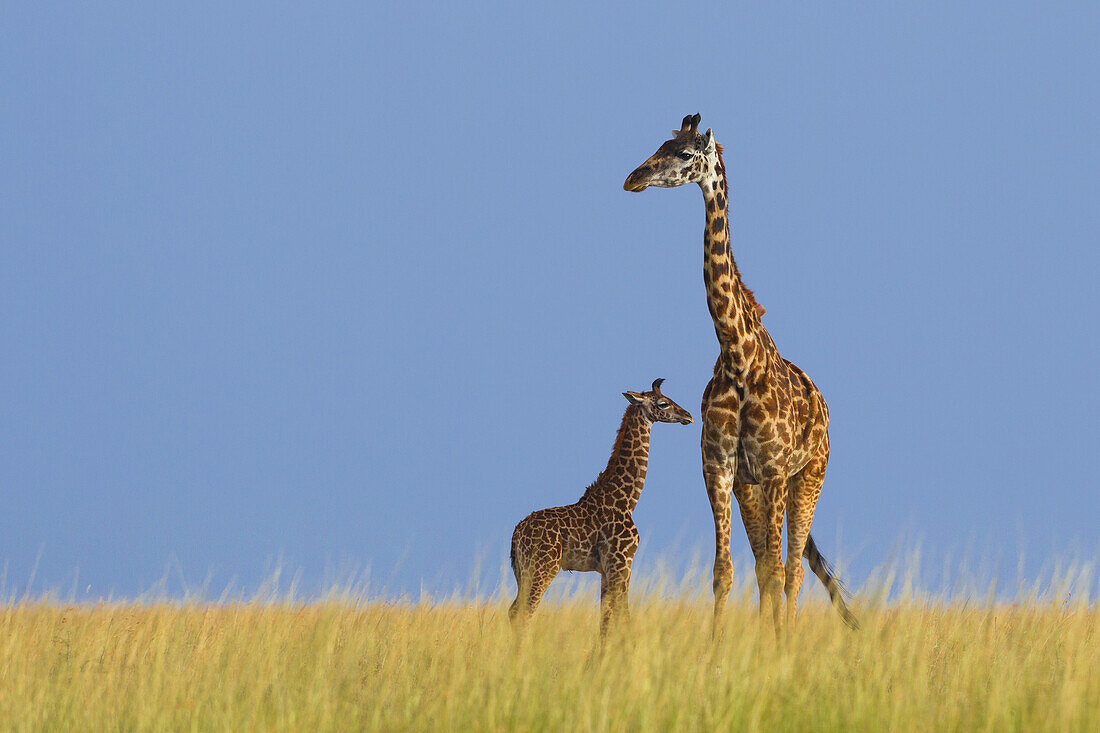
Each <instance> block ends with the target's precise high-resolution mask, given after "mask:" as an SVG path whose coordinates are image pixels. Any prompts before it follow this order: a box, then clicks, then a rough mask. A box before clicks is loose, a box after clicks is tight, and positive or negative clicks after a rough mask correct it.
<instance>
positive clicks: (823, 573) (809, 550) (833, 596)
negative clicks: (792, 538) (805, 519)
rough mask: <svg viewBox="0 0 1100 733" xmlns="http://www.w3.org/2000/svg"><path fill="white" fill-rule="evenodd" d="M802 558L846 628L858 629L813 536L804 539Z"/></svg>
mask: <svg viewBox="0 0 1100 733" xmlns="http://www.w3.org/2000/svg"><path fill="white" fill-rule="evenodd" d="M802 556H803V557H804V558H806V559H807V560H808V561H809V563H810V570H813V571H814V575H816V576H817V577H818V578H819V579H820V580H821V582H822V583H823V584H824V585H825V590H826V591H828V593H829V600H831V601H832V602H833V605H834V606H836V610H837V611H839V612H840V617H841V618H842V619H844V623H846V624H847V625H848V628H851V629H858V628H859V621H858V620H857V619H856V617H855V615H853V614H852V612H851V611H850V610H849V609H848V604H847V603H846V602H845V601H844V596H845V595H846V593H845V590H844V586H843V585H842V584H841V582H840V581H839V580H838V579H837V577H836V574H835V572H834V571H833V566H832V565H830V564H829V561H828V560H826V559H825V558H824V557H822V555H821V551H820V550H818V549H817V543H816V542H814V538H813V535H810V536H808V537H807V538H806V549H804V550H803V551H802Z"/></svg>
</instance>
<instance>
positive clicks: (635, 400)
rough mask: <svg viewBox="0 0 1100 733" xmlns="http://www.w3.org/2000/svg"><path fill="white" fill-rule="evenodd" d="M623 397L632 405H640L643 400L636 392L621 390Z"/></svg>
mask: <svg viewBox="0 0 1100 733" xmlns="http://www.w3.org/2000/svg"><path fill="white" fill-rule="evenodd" d="M623 397H625V398H626V399H627V402H629V403H630V404H632V405H640V404H642V402H643V401H644V400H643V398H642V396H641V395H640V394H638V393H637V392H623Z"/></svg>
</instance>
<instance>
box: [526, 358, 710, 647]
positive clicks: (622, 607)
mask: <svg viewBox="0 0 1100 733" xmlns="http://www.w3.org/2000/svg"><path fill="white" fill-rule="evenodd" d="M662 381H664V380H660V379H658V380H656V381H655V382H654V383H653V387H652V389H651V390H650V391H649V392H642V393H639V392H624V393H623V395H624V396H625V397H626V398H627V400H628V401H629V402H630V403H631V404H630V406H629V407H627V408H626V412H625V413H624V414H623V419H622V423H621V425H620V426H619V433H618V435H617V436H616V438H615V447H614V449H613V450H612V452H611V458H610V459H609V460H608V462H607V468H606V469H604V471H603V473H601V474H600V475H599V477H598V478H597V479H596V481H595V482H594V483H593V484H592V485H591V486H589V487H588V489H587V490H586V491H585V492H584V496H582V497H581V498H580V500H579V501H577V502H576V503H574V504H570V505H568V506H559V507H553V508H550V509H540V510H539V511H537V512H533V513H531V514H530V515H528V516H527V518H526V519H524V520H523V521H522V522H520V523H519V524H518V525H516V529H515V531H514V532H513V533H512V552H511V559H512V572H513V573H515V576H516V585H517V586H518V587H519V591H518V593H517V594H516V600H515V601H514V602H513V603H512V607H511V609H510V610H509V615H510V617H511V619H512V622H513V624H514V625H515V626H516V627H517V628H518V627H522V626H523V624H524V622H526V620H527V619H528V618H530V616H531V614H533V613H534V612H535V609H536V608H538V605H539V601H541V600H542V596H543V594H544V593H545V592H546V589H547V588H548V587H549V586H550V582H551V581H552V580H553V579H554V577H555V576H556V575H557V574H558V572H559V571H561V570H579V571H589V572H598V573H599V574H600V575H601V576H602V578H603V580H602V582H601V584H600V605H601V623H600V631H601V634H604V633H606V632H607V629H608V627H609V625H610V624H611V622H612V620H613V619H614V618H615V617H617V616H619V615H625V614H626V613H627V612H628V606H627V592H628V589H629V585H630V568H631V565H632V564H633V562H634V553H635V552H636V551H637V549H638V529H637V527H635V526H634V519H633V517H632V516H631V514H632V513H633V511H634V507H635V506H637V504H638V499H639V498H640V497H641V494H642V488H643V487H644V485H645V474H646V468H647V466H648V464H649V434H650V428H651V427H652V425H653V423H654V422H678V423H682V424H684V425H687V424H688V423H690V422H691V421H692V418H691V415H690V414H689V413H688V412H687V410H685V409H683V408H682V407H680V406H679V405H677V404H676V403H675V402H673V401H672V400H670V399H668V398H667V397H665V396H664V395H662V394H661V391H660V387H661V382H662Z"/></svg>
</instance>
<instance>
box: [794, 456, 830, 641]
mask: <svg viewBox="0 0 1100 733" xmlns="http://www.w3.org/2000/svg"><path fill="white" fill-rule="evenodd" d="M828 463H829V449H828V446H825V449H824V451H823V452H822V453H821V454H820V455H818V456H816V457H814V458H812V459H810V462H809V463H807V464H806V465H805V466H804V467H803V468H802V470H801V471H799V472H798V473H797V474H795V475H794V476H792V477H791V478H790V481H788V482H787V564H786V567H785V568H784V570H785V573H784V574H785V583H784V587H783V590H784V592H785V593H786V595H787V624H788V625H790V624H793V623H794V619H795V616H796V615H797V613H798V594H799V592H800V591H801V590H802V578H803V576H804V574H805V572H804V571H803V569H802V556H803V554H804V553H805V552H806V542H807V540H808V539H809V537H810V525H811V524H812V523H813V521H814V509H815V508H816V507H817V499H818V497H819V496H821V484H822V482H824V481H825V467H826V465H827V464H828Z"/></svg>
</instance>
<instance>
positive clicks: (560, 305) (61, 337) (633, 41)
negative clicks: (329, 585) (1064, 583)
mask: <svg viewBox="0 0 1100 733" xmlns="http://www.w3.org/2000/svg"><path fill="white" fill-rule="evenodd" d="M106 5H107V4H104V3H94V4H71V3H54V2H39V3H17V4H10V5H9V6H8V7H6V9H5V11H4V21H3V28H2V29H0V34H2V37H3V42H2V43H0V109H2V110H3V112H2V114H0V354H2V355H0V489H2V491H3V497H4V511H3V512H0V561H2V562H3V564H4V567H5V569H6V575H5V580H4V587H5V588H6V589H7V590H8V591H12V590H15V591H20V592H21V591H22V589H23V588H24V587H25V586H26V584H27V581H28V579H29V578H30V577H31V575H32V573H35V575H34V577H35V580H34V588H36V589H47V588H60V589H63V590H66V591H67V590H69V589H70V587H76V588H78V589H79V591H80V593H81V594H83V593H85V592H87V593H89V594H90V595H91V596H99V595H106V594H110V593H113V594H115V595H116V596H117V595H133V594H136V593H139V592H141V591H143V590H145V589H147V588H149V587H150V586H151V585H153V584H154V583H155V582H156V581H157V580H158V579H160V578H162V577H163V576H164V575H165V572H166V568H170V573H169V575H170V578H169V585H170V587H171V588H172V589H173V590H174V591H176V590H178V589H180V588H183V587H188V586H189V587H194V586H197V585H200V584H202V583H203V582H204V581H207V582H208V583H209V587H210V588H211V589H212V590H213V591H215V592H216V591H220V590H221V589H222V588H225V587H226V586H229V585H231V584H235V585H236V586H238V587H244V588H252V587H255V586H256V584H257V583H259V582H260V581H261V579H263V578H264V577H265V576H266V575H267V574H268V573H269V572H270V571H271V569H272V568H273V567H275V566H277V565H281V566H282V567H283V568H284V569H285V570H286V571H288V572H297V573H300V577H301V584H302V587H303V588H305V589H307V590H309V589H316V588H319V587H321V585H322V584H323V583H325V582H326V580H328V579H332V578H334V577H335V578H340V577H344V576H345V575H346V574H350V573H355V572H358V571H363V570H365V569H367V568H370V569H371V573H372V578H373V580H372V582H374V583H375V584H377V585H382V584H384V585H385V586H386V587H387V589H388V591H389V592H390V593H404V592H408V593H412V594H414V595H415V594H416V593H417V592H419V590H420V588H421V584H422V583H423V585H424V587H427V588H432V589H442V590H448V589H451V588H454V587H455V586H463V585H464V584H465V583H466V582H467V581H468V580H469V579H470V578H471V577H472V575H473V573H474V572H475V567H477V563H478V562H479V561H480V562H481V563H482V565H483V566H484V567H485V568H487V569H486V570H485V572H486V574H487V576H488V577H491V578H496V577H498V574H499V568H500V566H501V565H502V563H503V562H504V561H505V560H506V558H507V552H508V550H507V547H508V542H509V538H510V535H511V531H512V527H513V526H514V525H515V523H516V522H517V521H519V520H520V519H522V518H523V517H524V516H525V515H526V514H527V513H528V512H530V511H532V510H534V509H537V508H541V507H544V506H551V505H555V504H564V503H569V502H571V501H574V500H575V499H576V498H577V497H579V496H580V494H581V492H582V491H583V489H584V487H585V486H586V485H587V484H588V483H589V482H590V481H591V480H592V479H593V478H595V476H596V474H597V473H598V472H599V471H600V470H601V469H602V467H603V466H604V464H605V462H606V460H607V457H608V453H609V451H610V449H611V444H612V440H613V437H614V433H615V429H616V427H617V425H618V421H619V419H620V416H621V414H622V410H623V408H624V406H625V401H624V400H623V398H622V396H621V395H620V392H622V391H623V390H625V389H642V388H644V387H645V386H646V385H648V384H649V383H650V382H651V381H652V380H653V379H654V378H655V377H665V378H666V379H667V380H668V381H667V382H666V383H665V388H664V391H665V392H666V393H667V394H668V395H669V396H671V397H673V398H674V399H676V400H677V401H679V402H681V403H682V404H684V405H685V406H687V407H688V409H690V410H692V411H693V412H694V413H696V414H698V406H699V397H700V395H701V394H702V391H703V387H704V386H705V385H706V382H707V380H708V378H709V376H710V371H711V367H712V365H713V362H714V358H715V356H716V354H717V345H716V341H715V338H714V333H713V329H712V326H711V323H710V320H709V317H708V315H707V309H706V304H705V300H704V292H703V286H702V275H701V265H702V230H703V214H704V210H703V204H702V199H701V196H700V193H699V191H698V189H697V188H695V187H685V188H681V189H676V190H671V191H670V190H660V189H650V190H647V191H646V192H644V193H643V194H630V193H626V192H624V191H623V190H622V182H623V179H624V178H625V177H626V175H627V174H628V173H629V172H630V171H631V170H632V169H633V168H634V167H635V166H636V165H637V164H638V163H640V162H641V161H642V160H644V159H645V158H646V157H647V156H648V155H649V154H650V153H652V152H653V150H655V149H656V147H657V146H658V145H659V144H660V143H661V142H662V141H663V140H665V139H666V138H667V137H668V133H669V130H671V129H672V128H674V127H678V126H679V121H680V118H681V117H683V116H684V115H685V114H690V113H694V112H700V113H701V114H702V118H703V125H702V126H703V128H706V127H712V128H713V129H714V132H715V136H716V137H717V139H718V140H719V141H720V142H721V143H723V144H724V145H725V147H726V162H727V166H728V169H729V177H730V185H731V190H732V199H731V207H732V208H731V220H732V235H733V241H734V253H735V256H736V257H737V260H738V262H739V264H740V267H741V271H742V273H743V275H744V278H745V280H746V282H747V283H748V285H749V286H751V287H752V288H753V289H754V290H755V291H756V294H757V297H758V298H759V300H760V301H761V303H763V304H764V305H765V306H766V307H767V309H768V313H767V316H766V317H765V319H764V322H765V325H766V326H767V327H768V329H769V330H770V332H771V334H772V336H773V337H774V339H775V341H776V343H777V344H778V345H779V348H780V350H781V351H782V353H783V355H784V356H785V357H787V358H788V359H791V360H792V361H794V362H796V363H797V364H799V365H800V366H801V367H802V368H803V369H805V370H806V371H807V372H808V373H809V374H810V375H811V376H812V377H813V378H814V380H815V381H816V382H817V384H818V386H819V387H820V389H821V390H822V392H823V393H824V395H825V397H826V399H827V400H828V402H829V405H830V409H831V413H832V427H831V435H832V445H833V453H832V462H831V464H830V467H829V471H828V474H827V476H826V480H825V487H824V493H823V495H822V498H821V501H820V504H819V507H818V512H817V518H816V521H815V525H814V526H815V536H816V537H817V539H818V544H819V545H820V546H821V548H822V550H823V552H825V554H826V555H827V556H829V557H830V558H833V559H839V560H841V561H842V565H843V567H844V568H845V570H846V574H847V575H848V576H849V578H850V579H851V581H852V582H853V583H855V584H856V585H858V584H859V583H860V582H862V581H863V580H864V579H866V578H867V576H868V573H870V572H871V570H872V569H873V568H875V567H876V566H879V565H880V564H882V563H883V562H885V561H887V560H888V559H889V557H890V554H891V552H892V551H894V550H895V548H896V547H897V545H898V542H899V540H901V541H903V542H908V541H916V540H920V541H921V542H922V547H923V554H924V557H925V558H926V560H927V561H928V562H929V564H930V565H931V566H932V567H933V568H935V567H936V566H937V565H939V564H942V563H943V562H945V561H949V560H950V558H958V557H960V556H961V555H962V554H963V553H965V552H967V551H968V548H969V551H970V552H971V554H973V555H975V556H977V557H985V558H992V560H993V561H994V562H999V563H1002V564H1003V570H1004V574H1006V575H1007V576H1009V577H1015V573H1016V570H1017V558H1018V555H1019V554H1020V553H1021V552H1023V554H1024V558H1025V560H1024V564H1023V565H1022V567H1023V568H1024V573H1025V575H1027V576H1028V577H1039V576H1040V575H1041V573H1043V572H1044V569H1049V567H1051V564H1052V563H1053V562H1055V561H1057V560H1059V559H1067V558H1071V557H1074V556H1082V557H1085V558H1090V559H1095V558H1097V557H1098V556H1100V549H1098V546H1100V529H1098V526H1100V522H1098V521H1097V517H1098V516H1100V491H1098V488H1100V487H1098V482H1097V479H1096V475H1097V473H1096V470H1097V469H1096V446H1097V440H1098V438H1100V430H1098V428H1097V418H1098V409H1100V380H1098V377H1097V369H1096V367H1097V364H1098V357H1100V353H1098V341H1097V321H1098V317H1100V294H1098V283H1097V277H1098V274H1100V255H1098V252H1097V247H1098V245H1100V241H1098V239H1100V206H1098V203H1100V135H1098V134H1097V133H1098V130H1100V52H1098V50H1097V49H1098V46H1097V37H1098V34H1100V10H1097V8H1096V7H1095V6H1086V5H1084V4H1080V5H1077V6H1076V7H1074V8H1073V9H1069V8H1068V7H1065V6H1059V7H1056V6H1055V5H1054V4H1047V3H1036V4H1034V5H1030V6H1028V5H1017V4H1013V3H1000V2H997V3H984V4H983V3H968V4H966V7H965V8H963V7H959V4H958V3H919V4H917V3H911V4H904V5H903V4H896V3H891V4H889V7H887V4H875V5H871V4H866V3H865V4H862V7H860V8H859V9H854V8H851V7H849V8H846V9H841V8H838V7H837V6H836V4H833V3H828V4H816V5H815V6H807V4H801V6H800V7H798V8H789V7H784V8H780V7H779V6H778V5H776V4H764V3H752V4H744V5H743V6H742V7H739V8H730V7H729V4H728V3H721V4H717V5H706V4H694V3H692V4H679V5H678V4H676V3H668V2H662V3H659V4H656V5H651V6H649V7H647V8H645V9H642V8H641V7H640V6H639V5H638V4H637V3H625V4H622V5H619V6H618V7H610V6H608V7H595V6H596V5H602V4H595V3H582V4H566V3H554V4H552V5H553V7H552V8H541V9H540V8H536V7H534V4H532V3H501V4H499V5H492V6H490V5H478V6H473V5H469V4H465V3H433V4H431V5H430V6H429V5H421V4H418V3H387V4H385V5H384V6H383V5H382V4H380V3H361V2H348V3H336V4H328V5H326V6H325V7H323V8H322V7H318V6H317V4H312V3H310V4H296V3H276V4H272V3H258V2H257V3H222V2H196V3H182V4H178V3H177V4H166V3H130V4H112V6H111V8H109V9H108V8H107V7H105V6H106ZM698 441H699V424H698V422H696V424H694V425H692V426H689V427H681V426H676V425H658V426H656V427H655V428H654V431H653V444H652V452H651V462H650V472H649V480H648V482H647V486H646V490H645V493H644V494H643V496H642V500H641V503H640V505H639V507H638V510H637V512H636V515H635V518H636V521H637V523H638V525H639V528H640V530H641V532H642V536H643V541H644V544H643V550H642V553H643V555H642V556H640V561H641V562H652V561H653V559H654V558H657V557H668V558H672V559H673V560H676V559H677V558H681V559H682V558H686V557H687V556H689V555H690V554H691V552H692V551H693V550H697V549H698V550H700V551H701V552H702V555H703V561H704V563H705V564H707V565H709V557H710V553H711V552H712V549H713V533H712V525H711V517H710V511H709V506H708V503H707V500H706V494H705V491H704V487H703V482H702V478H701V471H700V459H699V449H698ZM733 547H734V552H735V554H736V556H737V557H738V558H746V557H747V556H748V546H747V542H746V541H745V539H744V535H743V533H742V532H741V529H740V527H739V526H737V525H736V523H735V529H734V535H733ZM89 587H90V591H88V590H87V589H88V588H89Z"/></svg>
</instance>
